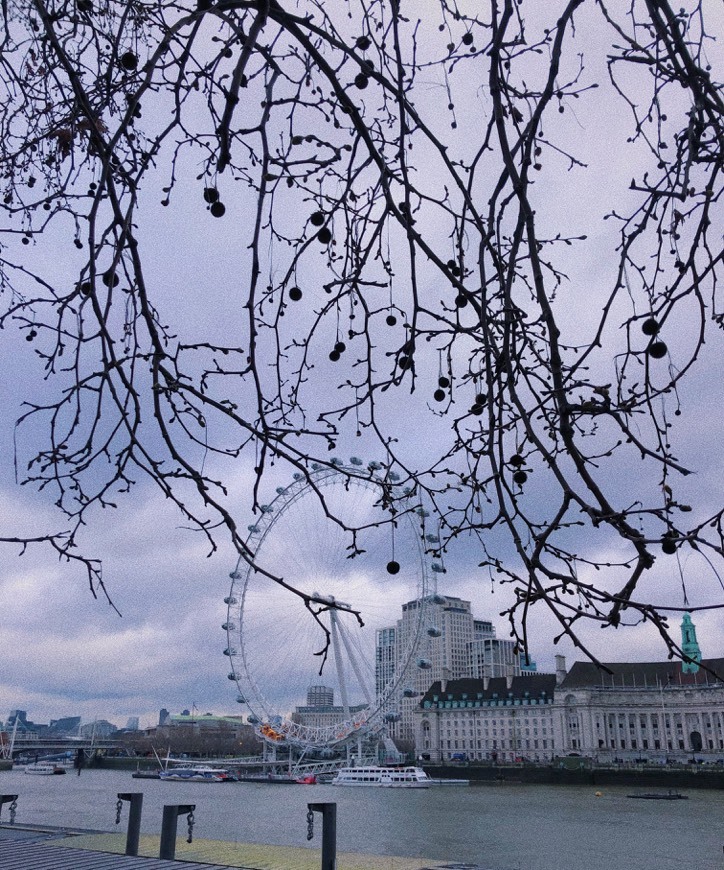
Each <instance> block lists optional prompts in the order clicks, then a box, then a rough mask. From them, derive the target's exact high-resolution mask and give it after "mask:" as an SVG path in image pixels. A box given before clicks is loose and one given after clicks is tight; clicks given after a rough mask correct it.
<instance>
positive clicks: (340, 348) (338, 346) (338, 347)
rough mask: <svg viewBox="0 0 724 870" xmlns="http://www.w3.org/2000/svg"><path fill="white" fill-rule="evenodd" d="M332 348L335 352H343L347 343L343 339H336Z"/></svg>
mask: <svg viewBox="0 0 724 870" xmlns="http://www.w3.org/2000/svg"><path fill="white" fill-rule="evenodd" d="M334 349H335V350H336V351H337V353H344V352H345V351H346V350H347V345H346V344H345V343H344V342H343V341H338V342H337V344H335V346H334Z"/></svg>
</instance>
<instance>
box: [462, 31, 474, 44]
mask: <svg viewBox="0 0 724 870" xmlns="http://www.w3.org/2000/svg"><path fill="white" fill-rule="evenodd" d="M472 44H473V34H472V33H465V34H463V45H472Z"/></svg>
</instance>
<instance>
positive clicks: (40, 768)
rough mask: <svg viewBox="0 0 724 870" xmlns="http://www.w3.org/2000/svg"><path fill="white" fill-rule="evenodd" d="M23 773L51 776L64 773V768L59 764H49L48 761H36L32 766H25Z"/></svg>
mask: <svg viewBox="0 0 724 870" xmlns="http://www.w3.org/2000/svg"><path fill="white" fill-rule="evenodd" d="M25 773H34V774H35V775H36V776H53V775H57V774H59V773H65V768H64V767H62V766H61V765H59V764H51V763H50V762H48V761H36V762H35V763H34V764H27V765H26V766H25Z"/></svg>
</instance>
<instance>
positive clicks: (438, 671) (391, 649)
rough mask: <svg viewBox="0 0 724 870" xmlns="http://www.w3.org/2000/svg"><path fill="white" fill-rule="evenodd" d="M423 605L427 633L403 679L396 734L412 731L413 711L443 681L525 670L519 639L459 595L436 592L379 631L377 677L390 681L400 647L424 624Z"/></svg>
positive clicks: (379, 683)
mask: <svg viewBox="0 0 724 870" xmlns="http://www.w3.org/2000/svg"><path fill="white" fill-rule="evenodd" d="M421 607H423V608H424V619H423V621H424V626H423V629H422V638H421V641H420V645H419V647H418V650H417V653H416V655H415V659H414V661H413V662H411V663H410V666H409V670H408V673H407V675H406V676H405V678H404V679H403V680H402V683H403V685H402V687H401V690H400V693H399V697H398V699H397V710H396V712H399V713H400V721H399V722H398V723H397V724H395V725H393V726H391V729H390V730H391V731H392V735H393V736H394V737H402V738H408V739H409V738H412V737H413V715H414V710H415V709H416V706H417V705H418V704H419V699H420V698H421V697H422V696H423V695H424V694H425V692H427V690H428V689H429V687H430V686H431V685H432V684H433V683H435V682H439V683H441V684H444V683H445V682H446V681H448V680H458V679H463V678H469V677H470V678H478V679H491V678H493V677H504V678H508V677H514V676H519V675H520V673H521V666H520V658H519V655H518V651H517V648H516V645H515V643H514V642H513V641H510V640H501V639H498V638H496V637H495V627H494V626H493V623H492V622H490V621H489V620H486V619H478V618H476V617H475V616H473V613H472V609H471V604H470V602H469V601H465V600H463V599H462V598H458V597H456V596H454V595H432V596H430V597H428V598H426V599H425V600H424V601H423V600H420V599H415V600H413V601H408V602H407V603H406V604H403V605H402V618H401V619H399V620H398V621H397V624H396V625H395V626H393V627H390V628H385V629H381V630H379V631H378V632H377V638H376V639H377V649H376V661H375V682H376V685H377V691H378V692H380V691H381V689H382V688H383V687H384V686H386V685H387V684H388V683H389V681H390V679H391V678H392V677H393V676H394V674H395V673H396V672H397V671H398V669H399V668H400V666H401V661H400V657H401V654H402V653H401V651H402V650H405V649H406V648H407V645H408V639H409V638H410V635H411V633H412V632H414V631H417V630H418V627H419V621H420V620H419V613H420V608H421Z"/></svg>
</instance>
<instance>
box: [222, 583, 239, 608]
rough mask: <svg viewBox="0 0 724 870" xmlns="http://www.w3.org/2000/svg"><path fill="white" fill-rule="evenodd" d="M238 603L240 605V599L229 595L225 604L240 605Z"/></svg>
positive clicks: (225, 599)
mask: <svg viewBox="0 0 724 870" xmlns="http://www.w3.org/2000/svg"><path fill="white" fill-rule="evenodd" d="M235 579H236V578H235ZM238 603H239V599H238V598H236V597H235V596H234V595H227V596H226V598H224V604H238Z"/></svg>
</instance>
